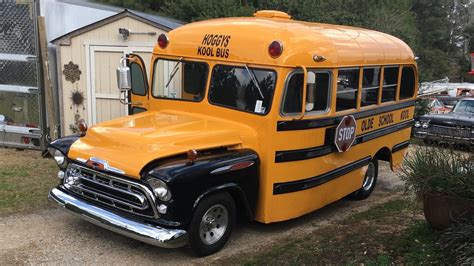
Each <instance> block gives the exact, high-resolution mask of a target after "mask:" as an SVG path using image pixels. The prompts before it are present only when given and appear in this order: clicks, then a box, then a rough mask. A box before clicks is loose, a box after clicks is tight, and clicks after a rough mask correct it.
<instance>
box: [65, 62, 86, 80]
mask: <svg viewBox="0 0 474 266" xmlns="http://www.w3.org/2000/svg"><path fill="white" fill-rule="evenodd" d="M81 73H82V72H81V70H79V66H78V65H76V64H74V63H73V62H72V61H69V63H68V64H65V65H64V70H63V74H64V76H65V77H66V80H67V81H70V82H71V83H74V82H76V81H78V80H80V79H81Z"/></svg>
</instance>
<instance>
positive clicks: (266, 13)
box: [253, 10, 291, 19]
mask: <svg viewBox="0 0 474 266" xmlns="http://www.w3.org/2000/svg"><path fill="white" fill-rule="evenodd" d="M253 15H254V17H259V18H283V19H290V18H291V16H290V15H288V14H287V13H285V12H281V11H277V10H260V11H257V12H255V13H254V14H253Z"/></svg>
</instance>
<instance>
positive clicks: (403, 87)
mask: <svg viewBox="0 0 474 266" xmlns="http://www.w3.org/2000/svg"><path fill="white" fill-rule="evenodd" d="M413 94H415V70H414V69H413V67H411V66H405V67H403V69H402V79H401V82H400V97H399V99H400V100H402V99H408V98H412V97H413Z"/></svg>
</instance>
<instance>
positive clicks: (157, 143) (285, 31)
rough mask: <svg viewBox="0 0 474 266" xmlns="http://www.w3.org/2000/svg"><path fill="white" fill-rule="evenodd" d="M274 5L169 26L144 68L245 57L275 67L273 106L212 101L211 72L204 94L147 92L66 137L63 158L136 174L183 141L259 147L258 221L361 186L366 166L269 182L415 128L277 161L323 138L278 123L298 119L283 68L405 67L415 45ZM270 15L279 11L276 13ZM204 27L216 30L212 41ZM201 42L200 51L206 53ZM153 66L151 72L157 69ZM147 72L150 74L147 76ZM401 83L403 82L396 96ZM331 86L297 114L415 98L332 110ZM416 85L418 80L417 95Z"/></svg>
mask: <svg viewBox="0 0 474 266" xmlns="http://www.w3.org/2000/svg"><path fill="white" fill-rule="evenodd" d="M272 12H273V11H269V12H268V13H261V15H260V16H258V17H254V18H226V19H216V20H210V21H203V22H197V23H191V24H188V25H185V26H183V27H180V28H178V29H175V30H173V31H171V32H170V33H169V36H168V37H169V45H168V46H167V47H166V48H165V49H162V48H160V47H158V46H156V47H155V49H154V56H153V58H152V62H151V63H150V67H153V62H154V60H156V59H157V58H173V59H175V60H176V59H178V58H180V57H183V58H184V59H185V60H193V61H202V62H206V63H207V64H208V65H209V76H210V74H211V72H212V68H213V66H214V65H216V64H230V65H238V66H242V65H243V64H248V66H249V67H256V68H258V67H260V68H266V69H272V70H274V71H275V72H276V73H277V79H276V86H275V92H274V96H273V100H272V105H271V109H270V111H269V113H268V114H267V115H264V116H262V115H256V114H252V113H246V112H241V111H237V110H233V109H229V108H225V107H220V106H217V105H213V104H210V103H209V101H208V88H209V83H210V78H208V80H207V86H206V88H207V89H206V94H205V96H204V99H203V100H202V101H201V102H188V101H176V100H168V99H157V98H154V97H152V96H151V95H150V93H149V94H148V95H150V96H149V97H148V100H147V101H146V103H144V106H147V107H148V108H149V109H148V110H149V111H148V112H145V113H140V114H136V115H132V116H129V117H124V118H120V119H116V120H112V121H109V122H105V123H101V124H99V125H96V126H93V127H92V128H90V129H89V131H88V132H87V135H86V136H85V137H83V138H81V139H80V140H79V141H77V142H76V143H74V144H73V145H72V147H71V149H70V153H69V156H70V157H71V158H73V159H86V160H87V159H89V158H90V157H99V158H101V159H104V160H107V161H108V162H109V164H110V166H112V167H116V168H119V169H121V170H123V171H124V172H125V174H126V175H127V176H130V177H132V178H137V179H139V178H140V173H141V170H142V169H143V167H145V166H146V165H147V164H148V163H150V162H152V161H153V160H156V159H160V158H164V157H167V156H172V155H176V154H182V153H185V152H186V151H188V150H189V149H196V150H202V149H209V148H215V147H228V148H230V149H233V148H250V149H252V150H254V151H256V152H257V153H258V155H259V158H260V162H261V163H260V177H259V182H260V187H259V194H258V202H257V208H256V213H255V219H256V220H258V221H260V222H263V223H271V222H276V221H282V220H287V219H291V218H295V217H298V216H301V215H303V214H305V213H308V212H310V211H313V210H316V209H318V208H321V207H323V206H324V205H326V204H328V203H330V202H333V201H335V200H338V199H340V198H342V197H344V196H346V195H347V194H349V193H351V192H353V191H355V190H357V189H359V188H360V187H361V186H362V181H363V178H364V173H365V171H366V167H362V168H359V169H357V170H355V171H352V172H350V173H348V174H345V175H343V176H341V177H338V178H336V179H333V180H331V181H329V182H327V183H324V184H322V185H319V186H316V187H313V188H310V189H304V190H301V191H297V192H291V193H285V194H278V195H274V194H273V189H274V184H275V183H280V182H291V181H297V180H302V179H307V178H310V177H314V176H318V175H321V174H324V173H327V172H329V171H332V170H334V169H336V168H338V167H341V166H343V165H346V164H349V163H351V162H354V161H357V160H360V159H362V158H364V157H369V156H370V157H373V156H374V155H375V154H376V153H377V152H378V151H380V150H382V149H387V150H388V151H391V150H392V148H393V147H394V146H395V145H397V144H400V143H403V142H404V141H407V140H409V139H410V131H411V129H410V128H404V129H401V130H399V131H397V132H394V133H391V134H388V135H384V136H380V137H377V138H375V139H373V140H370V141H367V142H363V143H361V144H358V145H355V146H353V147H351V148H350V150H349V151H347V152H344V153H338V152H332V153H330V154H327V155H324V156H320V157H317V158H311V159H306V160H298V161H292V162H281V163H276V162H275V153H276V152H277V151H285V150H298V149H306V148H309V147H316V146H321V145H324V143H325V132H326V128H325V127H321V128H314V129H306V130H290V131H277V123H278V122H279V121H292V120H295V119H297V117H294V116H293V117H291V116H282V114H281V112H280V110H281V104H282V99H283V94H284V89H285V84H286V79H287V77H288V74H290V73H291V72H292V71H294V70H296V69H297V68H299V69H301V68H300V67H301V66H304V67H306V68H307V69H311V68H320V69H327V70H329V71H331V72H332V78H333V80H335V79H336V77H337V69H338V68H341V67H347V66H351V67H362V66H367V65H379V66H380V65H394V64H396V65H410V66H413V67H414V68H415V70H416V62H415V61H414V56H413V53H412V51H411V49H410V48H409V47H408V46H407V45H406V44H405V43H404V42H403V41H401V40H399V39H397V38H395V37H393V36H390V35H387V34H384V33H380V32H375V31H372V30H365V29H360V28H354V27H346V26H338V25H328V24H318V23H307V22H301V21H294V20H291V19H287V18H281V16H280V17H279V15H278V13H275V12H273V13H272ZM268 14H270V15H268ZM272 14H276V15H275V16H276V17H275V16H273V15H272ZM272 16H273V17H272ZM283 17H284V16H283ZM209 35H212V39H211V40H209V38H210V37H209ZM206 36H207V37H206ZM216 36H217V37H216ZM206 38H207V39H206ZM274 40H278V41H280V42H281V43H282V44H283V53H282V55H281V56H279V57H277V58H272V57H271V56H270V55H269V54H268V45H269V44H270V43H271V42H272V41H274ZM224 43H225V44H224ZM203 47H204V48H203ZM203 49H206V52H204V53H203V52H202V50H203ZM218 49H219V55H218V54H217V53H218V52H217V50H218ZM222 55H223V56H222ZM315 55H319V56H323V57H324V58H325V59H326V60H325V61H323V62H315V60H313V57H314V56H315ZM415 72H416V71H415ZM150 73H153V69H151V71H150ZM152 76H153V74H151V77H150V80H151V79H152V78H153V77H152ZM150 84H151V82H150ZM416 84H417V80H416ZM150 86H151V85H150ZM359 87H360V86H359ZM398 90H399V88H397V94H398ZM332 91H333V93H332V96H331V103H332V105H331V108H330V110H329V111H328V112H327V113H325V114H320V115H311V116H310V115H308V116H305V117H303V118H302V119H303V120H306V119H319V118H331V117H338V116H341V115H351V114H355V113H358V112H362V111H367V110H375V111H376V110H378V109H379V108H384V107H386V106H391V105H394V104H399V103H403V102H406V101H411V100H413V98H411V99H406V100H404V101H398V97H397V101H396V102H388V103H384V104H379V105H374V106H370V107H365V108H360V107H358V108H357V109H354V110H349V111H345V112H339V113H336V112H335V102H336V101H335V100H336V93H335V91H336V82H333V83H332ZM416 93H417V86H416V88H415V95H416ZM359 95H360V88H359ZM379 98H380V96H379ZM133 100H134V99H133V97H132V101H133ZM140 100H141V101H143V100H144V99H140ZM359 105H360V104H359ZM413 114H414V107H413V106H409V107H406V108H403V109H398V110H394V111H388V112H384V113H381V114H376V115H373V116H368V117H363V118H360V119H357V131H356V135H357V136H360V135H363V134H366V133H370V132H374V131H376V130H378V129H381V128H384V127H389V126H391V125H396V124H398V123H402V122H403V121H409V120H411V119H413ZM370 121H371V122H370ZM369 124H370V125H369ZM405 151H406V149H401V150H400V151H397V152H395V153H393V154H392V155H391V163H392V165H393V166H394V167H396V166H397V165H398V164H399V163H400V162H401V160H402V158H403V156H404V154H405Z"/></svg>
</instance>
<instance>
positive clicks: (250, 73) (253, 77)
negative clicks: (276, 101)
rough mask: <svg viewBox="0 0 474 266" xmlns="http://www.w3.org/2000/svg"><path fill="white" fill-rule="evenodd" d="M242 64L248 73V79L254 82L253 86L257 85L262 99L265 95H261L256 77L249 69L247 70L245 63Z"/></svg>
mask: <svg viewBox="0 0 474 266" xmlns="http://www.w3.org/2000/svg"><path fill="white" fill-rule="evenodd" d="M244 66H245V69H246V70H247V73H248V74H249V76H250V79H251V80H252V82H253V84H255V87H257V89H258V92H259V93H260V96H262V100H264V99H265V97H263V93H262V90H261V89H260V86H259V85H258V82H257V78H255V76H254V74H253V72H251V71H250V70H249V68H248V66H247V64H245V65H244Z"/></svg>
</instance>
